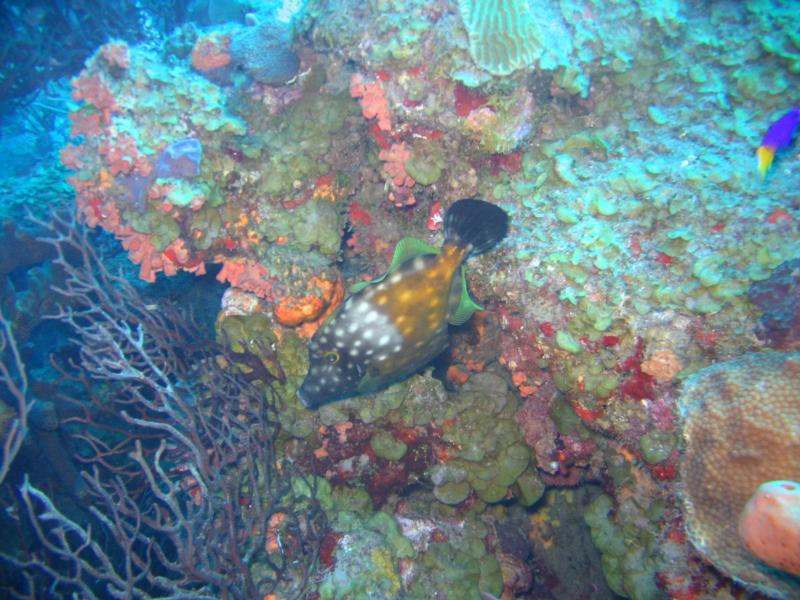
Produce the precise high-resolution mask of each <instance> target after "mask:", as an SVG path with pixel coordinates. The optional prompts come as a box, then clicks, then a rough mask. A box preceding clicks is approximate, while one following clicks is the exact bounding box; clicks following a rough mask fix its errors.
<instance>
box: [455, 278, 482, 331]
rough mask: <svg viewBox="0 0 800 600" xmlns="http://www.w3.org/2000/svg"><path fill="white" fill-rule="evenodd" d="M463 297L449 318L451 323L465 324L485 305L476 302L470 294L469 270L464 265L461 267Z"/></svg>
mask: <svg viewBox="0 0 800 600" xmlns="http://www.w3.org/2000/svg"><path fill="white" fill-rule="evenodd" d="M459 270H460V271H461V298H460V299H459V302H458V307H456V309H455V311H453V314H452V315H450V317H449V318H448V319H447V322H448V323H450V325H463V324H464V323H466V322H467V321H469V319H470V317H471V316H472V315H473V313H474V312H475V311H476V310H483V307H482V306H481V305H480V304H478V303H477V302H475V301H474V300H473V299H472V298H471V297H470V295H469V288H468V287H467V270H466V269H465V268H464V267H463V266H462V267H461V269H459Z"/></svg>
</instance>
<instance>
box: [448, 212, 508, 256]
mask: <svg viewBox="0 0 800 600" xmlns="http://www.w3.org/2000/svg"><path fill="white" fill-rule="evenodd" d="M507 233H508V215H507V214H506V211H504V210H503V209H502V208H500V207H499V206H495V205H494V204H491V203H489V202H486V201H485V200H479V199H477V198H464V199H462V200H457V201H456V202H454V203H453V204H452V205H451V206H450V208H448V209H447V213H446V214H445V215H444V240H445V243H450V244H455V245H457V246H461V247H465V248H468V252H467V256H475V255H476V254H482V253H483V252H486V251H487V250H491V249H492V248H494V247H495V246H496V245H497V244H499V243H500V241H501V240H502V239H503V238H504V237H506V234H507Z"/></svg>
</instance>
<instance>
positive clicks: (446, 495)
mask: <svg viewBox="0 0 800 600" xmlns="http://www.w3.org/2000/svg"><path fill="white" fill-rule="evenodd" d="M469 490H470V487H469V483H467V482H466V481H459V482H458V483H445V484H442V485H438V486H436V487H435V488H433V495H434V496H435V497H436V499H437V500H438V501H439V502H443V503H444V504H459V503H461V502H463V501H464V500H466V499H467V496H469Z"/></svg>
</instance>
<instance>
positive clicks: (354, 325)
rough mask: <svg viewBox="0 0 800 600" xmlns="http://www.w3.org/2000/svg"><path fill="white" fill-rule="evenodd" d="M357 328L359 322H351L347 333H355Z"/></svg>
mask: <svg viewBox="0 0 800 600" xmlns="http://www.w3.org/2000/svg"><path fill="white" fill-rule="evenodd" d="M356 329H358V323H350V325H348V327H347V333H355V332H356Z"/></svg>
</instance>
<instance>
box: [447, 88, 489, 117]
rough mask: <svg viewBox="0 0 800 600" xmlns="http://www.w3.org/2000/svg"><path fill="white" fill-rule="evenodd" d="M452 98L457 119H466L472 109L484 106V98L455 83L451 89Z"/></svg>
mask: <svg viewBox="0 0 800 600" xmlns="http://www.w3.org/2000/svg"><path fill="white" fill-rule="evenodd" d="M453 98H454V100H455V107H456V113H457V114H458V116H459V117H466V116H467V115H468V114H469V113H470V112H472V111H473V110H474V109H476V108H480V107H481V106H483V105H484V104H486V96H484V95H483V94H480V93H478V92H476V91H474V90H471V89H470V88H468V87H467V86H465V85H464V84H463V83H461V82H458V83H456V85H455V87H454V88H453Z"/></svg>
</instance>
